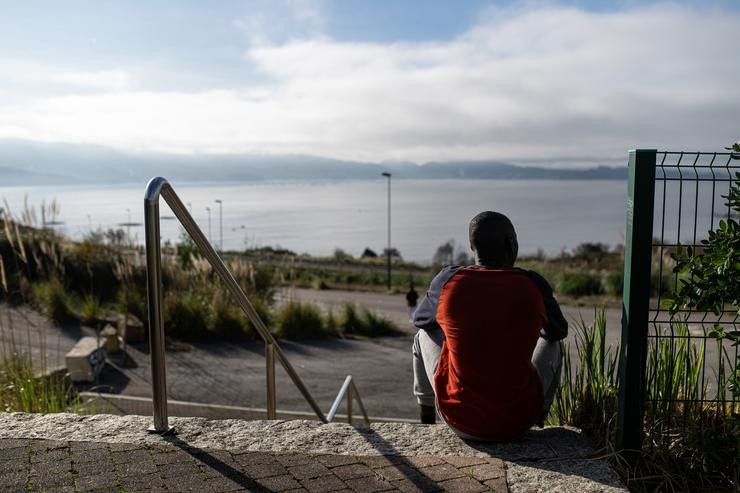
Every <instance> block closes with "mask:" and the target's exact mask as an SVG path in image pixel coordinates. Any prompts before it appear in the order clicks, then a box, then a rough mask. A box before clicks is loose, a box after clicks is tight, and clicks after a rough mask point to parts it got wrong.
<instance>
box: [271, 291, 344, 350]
mask: <svg viewBox="0 0 740 493" xmlns="http://www.w3.org/2000/svg"><path fill="white" fill-rule="evenodd" d="M275 333H276V335H277V336H278V337H281V338H283V339H290V340H301V339H320V338H326V337H331V336H334V335H336V334H331V333H329V331H328V330H327V328H326V325H325V324H324V318H323V317H322V315H321V310H319V308H318V307H317V306H316V305H314V304H312V303H303V302H301V301H297V300H290V301H288V302H286V303H285V304H283V305H282V306H281V307H280V309H279V311H278V314H277V326H276V329H275Z"/></svg>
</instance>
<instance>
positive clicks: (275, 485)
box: [257, 474, 301, 491]
mask: <svg viewBox="0 0 740 493" xmlns="http://www.w3.org/2000/svg"><path fill="white" fill-rule="evenodd" d="M257 483H259V484H260V485H262V486H264V487H265V488H267V489H268V490H270V491H285V490H294V489H297V488H300V487H301V484H300V483H299V482H298V481H296V480H295V478H294V477H293V476H291V475H290V474H285V475H283V476H273V477H270V478H262V479H258V480H257Z"/></svg>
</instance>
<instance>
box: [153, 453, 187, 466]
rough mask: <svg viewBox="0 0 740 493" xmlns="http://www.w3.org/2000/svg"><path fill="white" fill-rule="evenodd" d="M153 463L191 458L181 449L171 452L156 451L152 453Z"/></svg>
mask: <svg viewBox="0 0 740 493" xmlns="http://www.w3.org/2000/svg"><path fill="white" fill-rule="evenodd" d="M152 458H153V459H154V463H155V464H177V463H181V462H186V461H190V460H192V457H190V455H188V454H186V453H185V452H183V451H181V450H175V451H172V452H163V451H157V452H154V453H153V454H152Z"/></svg>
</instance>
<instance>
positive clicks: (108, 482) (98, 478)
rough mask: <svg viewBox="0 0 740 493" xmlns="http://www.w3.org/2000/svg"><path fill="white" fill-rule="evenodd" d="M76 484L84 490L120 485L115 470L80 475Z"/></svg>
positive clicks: (110, 487)
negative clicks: (91, 474) (92, 474)
mask: <svg viewBox="0 0 740 493" xmlns="http://www.w3.org/2000/svg"><path fill="white" fill-rule="evenodd" d="M75 484H76V485H77V488H79V489H80V490H83V491H87V490H94V489H106V488H107V489H109V490H110V489H112V488H114V487H115V486H117V485H118V479H117V478H116V476H115V474H113V471H101V473H100V474H96V475H94V476H83V477H78V478H77V479H76V480H75Z"/></svg>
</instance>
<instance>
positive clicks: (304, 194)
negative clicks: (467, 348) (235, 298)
mask: <svg viewBox="0 0 740 493" xmlns="http://www.w3.org/2000/svg"><path fill="white" fill-rule="evenodd" d="M172 185H173V187H174V189H175V191H176V192H177V194H178V195H179V196H180V198H181V200H182V201H183V203H185V204H186V205H187V206H188V208H189V210H190V211H191V213H192V215H193V217H194V218H195V220H196V221H197V223H198V224H199V226H200V228H201V229H202V230H203V232H204V233H205V234H206V235H207V236H209V237H210V239H211V242H212V243H213V244H214V246H216V247H219V246H220V242H221V237H223V247H224V248H225V249H229V250H240V249H244V248H245V247H255V246H268V245H269V246H280V247H283V248H287V249H290V250H293V251H295V252H297V253H309V254H312V255H331V254H332V253H333V252H334V250H335V249H336V248H341V249H343V250H345V251H346V252H348V253H350V254H352V255H355V256H358V255H360V254H361V253H362V251H363V250H364V249H365V248H366V247H367V248H371V249H372V250H374V251H375V252H377V253H381V252H382V250H383V248H385V247H386V245H387V241H388V240H387V227H388V223H387V220H388V215H387V207H388V188H387V185H388V184H387V181H386V180H383V179H379V180H377V181H370V180H366V181H323V182H280V183H238V184H223V183H222V184H195V183H172ZM144 188H145V184H144V183H142V184H140V185H130V184H127V185H119V186H114V185H97V186H91V185H85V186H82V185H80V186H31V187H4V188H2V187H0V198H4V199H5V200H6V201H7V204H8V206H9V207H10V209H11V211H12V212H13V213H14V214H15V215H19V214H20V212H21V211H22V209H23V208H24V202H25V203H27V204H28V206H30V207H33V208H35V210H36V214H37V217H38V221H39V222H40V221H41V219H40V213H39V209H40V206H41V203H42V202H46V203H49V202H51V201H52V200H56V201H57V202H58V204H59V205H60V214H59V217H58V218H57V221H58V222H59V223H61V224H59V225H57V226H55V227H56V228H57V229H58V230H59V231H60V232H61V233H63V234H65V235H67V236H69V237H71V238H81V237H83V236H84V235H86V234H88V233H90V231H92V230H97V229H99V228H101V229H103V230H107V229H109V228H120V229H123V230H124V231H125V232H126V234H128V235H129V236H130V238H132V240H133V241H136V242H139V243H141V242H143V238H144V230H143V225H142V223H143V217H144V208H143V204H144V200H143V199H144ZM626 191H627V185H626V183H625V182H623V181H619V180H598V181H597V180H577V181H566V180H505V181H503V180H461V179H460V180H393V181H392V182H391V189H390V198H391V204H390V205H391V228H390V229H391V231H390V232H391V243H392V245H393V247H395V248H397V249H398V250H399V251H400V253H401V255H402V256H403V258H405V259H407V260H412V261H418V262H429V261H430V260H431V258H432V256H433V255H434V252H435V251H436V249H437V247H438V246H439V245H440V244H442V243H444V242H446V241H448V240H450V239H452V240H454V241H455V242H456V243H457V244H458V245H459V246H460V247H461V248H466V247H467V225H468V221H469V220H470V219H471V218H472V217H473V216H474V215H475V214H477V213H478V212H480V211H483V210H495V211H500V212H503V213H504V214H506V215H508V216H509V217H510V218H511V220H512V222H513V223H514V225H515V227H516V229H517V232H518V236H519V244H520V252H522V253H525V254H526V253H530V254H531V253H535V252H536V251H537V250H539V249H541V250H543V251H544V252H546V253H548V254H556V253H559V252H560V251H562V250H570V249H572V248H573V247H575V246H577V245H579V244H581V243H584V242H601V243H606V244H608V245H616V244H620V243H622V242H623V241H624V229H625V205H626ZM216 200H221V201H222V206H221V205H219V204H218V203H216V202H215V201H216ZM221 207H222V209H221ZM207 208H209V209H210V214H209V211H208V210H207ZM161 215H162V216H163V218H164V219H163V220H162V223H161V235H162V240H163V241H171V242H177V241H178V240H179V237H180V235H181V231H182V229H181V227H180V226H179V224H178V223H177V221H175V220H173V219H171V216H172V212H171V211H170V210H169V208H168V207H167V206H166V205H165V204H164V201H163V202H162V206H161ZM209 215H210V221H209ZM168 216H170V218H168ZM221 221H222V224H223V226H221ZM127 223H128V224H127ZM131 223H133V224H131Z"/></svg>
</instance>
